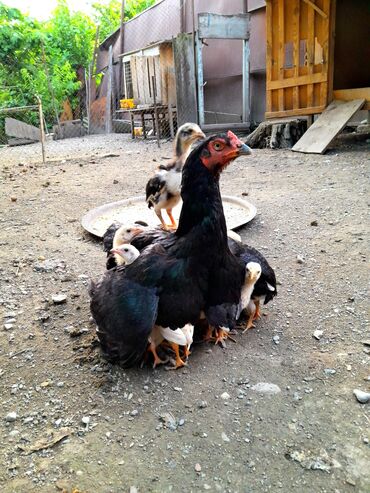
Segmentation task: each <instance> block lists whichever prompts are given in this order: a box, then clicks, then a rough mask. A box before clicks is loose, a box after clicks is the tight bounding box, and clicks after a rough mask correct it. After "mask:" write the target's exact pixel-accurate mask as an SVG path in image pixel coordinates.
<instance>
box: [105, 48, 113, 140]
mask: <svg viewBox="0 0 370 493" xmlns="http://www.w3.org/2000/svg"><path fill="white" fill-rule="evenodd" d="M107 74H108V88H107V101H106V106H105V133H107V134H110V133H111V132H112V78H113V52H112V45H110V47H109V64H108V72H107Z"/></svg>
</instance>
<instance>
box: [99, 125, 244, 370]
mask: <svg viewBox="0 0 370 493" xmlns="http://www.w3.org/2000/svg"><path fill="white" fill-rule="evenodd" d="M241 154H250V149H249V148H248V147H247V146H245V145H244V144H242V143H241V142H240V140H239V139H238V138H237V137H236V136H235V135H234V134H233V133H232V132H228V133H227V134H222V135H217V136H213V137H210V138H209V139H207V140H206V141H205V142H203V143H201V144H200V145H199V146H198V147H197V148H196V149H194V150H193V152H192V153H191V155H190V156H189V158H188V160H187V162H186V164H185V167H184V170H183V178H182V192H181V195H182V199H183V207H182V210H181V215H180V221H179V227H178V229H177V231H176V233H172V234H169V235H168V236H167V237H166V238H164V239H162V240H161V241H159V242H157V243H155V244H154V245H151V246H149V247H147V248H144V249H143V250H142V252H141V255H140V257H139V258H138V259H137V260H136V261H135V262H134V263H133V264H131V265H129V266H127V267H126V268H124V269H122V268H120V267H119V268H116V269H112V270H110V271H108V272H106V274H105V275H104V276H103V278H102V279H101V280H100V282H99V283H98V284H96V285H93V287H92V289H91V303H90V307H91V312H92V315H93V317H94V319H95V321H96V323H97V325H98V337H99V340H100V342H101V345H102V349H103V351H104V353H105V355H106V357H107V358H109V359H111V360H115V361H119V362H121V364H122V365H123V366H130V365H132V364H134V363H135V362H137V361H139V360H140V359H141V358H142V355H143V353H144V351H145V348H146V346H147V341H148V336H149V335H150V332H151V330H152V327H153V325H154V322H155V323H156V324H157V325H161V326H163V327H170V328H171V329H177V328H178V327H183V326H184V325H185V324H187V323H194V322H196V321H197V320H198V318H199V315H200V313H201V311H202V310H203V311H205V313H206V316H207V319H208V321H209V322H210V323H211V324H212V325H214V326H216V327H224V328H226V329H228V328H229V327H230V326H231V325H232V324H233V323H234V321H235V320H234V319H235V314H236V312H237V307H238V303H239V299H240V291H241V286H242V283H243V280H244V274H245V266H244V263H243V262H241V261H240V260H238V259H236V258H235V257H234V256H233V255H232V254H231V252H230V250H229V248H228V244H227V234H226V223H225V217H224V214H223V208H222V201H221V196H220V191H219V176H220V173H221V171H222V170H223V169H224V168H225V167H226V166H227V164H229V163H230V162H231V161H232V160H234V159H235V158H237V157H238V156H239V155H241Z"/></svg>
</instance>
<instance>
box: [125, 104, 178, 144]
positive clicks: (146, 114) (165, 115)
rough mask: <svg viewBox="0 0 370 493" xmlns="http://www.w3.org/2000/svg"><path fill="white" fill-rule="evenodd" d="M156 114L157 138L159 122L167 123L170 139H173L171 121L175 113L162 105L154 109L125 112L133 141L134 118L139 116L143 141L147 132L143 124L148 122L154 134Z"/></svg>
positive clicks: (173, 109)
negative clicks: (127, 114)
mask: <svg viewBox="0 0 370 493" xmlns="http://www.w3.org/2000/svg"><path fill="white" fill-rule="evenodd" d="M156 112H157V115H158V133H159V138H160V137H161V135H160V133H161V130H160V129H161V122H163V121H166V122H167V121H168V123H169V127H170V134H171V137H172V138H174V136H175V134H174V125H173V119H174V114H175V113H176V108H172V107H171V106H166V105H163V104H157V105H156V107H155V106H154V105H153V106H149V105H148V106H145V107H142V108H134V109H132V110H127V113H129V115H130V122H131V136H132V138H133V139H134V138H135V130H134V129H135V116H136V115H137V116H140V118H141V126H142V128H143V136H144V139H146V138H147V130H146V127H145V123H146V122H148V120H150V121H151V122H152V125H153V131H154V134H156V122H155V119H156Z"/></svg>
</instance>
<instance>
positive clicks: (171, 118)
mask: <svg viewBox="0 0 370 493" xmlns="http://www.w3.org/2000/svg"><path fill="white" fill-rule="evenodd" d="M168 121H169V124H170V135H171V139H173V138H174V137H175V131H174V128H173V112H172V103H168Z"/></svg>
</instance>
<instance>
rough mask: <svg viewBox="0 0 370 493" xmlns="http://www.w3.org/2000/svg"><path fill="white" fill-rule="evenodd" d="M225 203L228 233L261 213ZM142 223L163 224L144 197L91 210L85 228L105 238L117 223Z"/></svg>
mask: <svg viewBox="0 0 370 493" xmlns="http://www.w3.org/2000/svg"><path fill="white" fill-rule="evenodd" d="M222 203H223V206H224V213H225V217H226V224H227V228H228V229H238V228H240V227H241V226H243V225H244V224H246V223H248V222H249V221H251V220H252V219H253V218H254V216H255V215H256V214H257V209H256V208H255V206H254V205H253V204H251V203H250V202H247V201H246V200H242V199H239V198H237V197H233V196H232V195H223V196H222ZM181 206H182V202H180V203H179V204H178V205H177V206H176V207H175V208H174V209H173V216H174V217H175V219H176V221H178V219H179V216H180V211H181ZM162 214H163V218H164V220H165V221H166V222H167V223H169V219H168V217H167V214H166V211H163V212H162ZM139 220H140V221H145V222H146V223H148V224H149V225H150V226H158V225H159V220H158V218H157V216H156V214H155V213H154V212H153V209H149V208H148V205H147V203H146V202H145V197H144V195H141V196H140V197H132V198H130V199H125V200H120V201H118V202H111V203H110V204H104V205H101V206H99V207H96V208H95V209H91V210H90V211H89V212H87V213H86V214H85V215H84V216H83V218H82V220H81V224H82V226H83V228H84V229H86V231H88V232H89V233H91V234H93V235H94V236H99V237H100V238H102V236H103V235H104V233H105V232H106V230H107V228H108V227H109V226H110V225H111V224H112V223H113V222H114V221H119V222H121V223H127V224H131V223H134V222H135V221H139Z"/></svg>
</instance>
